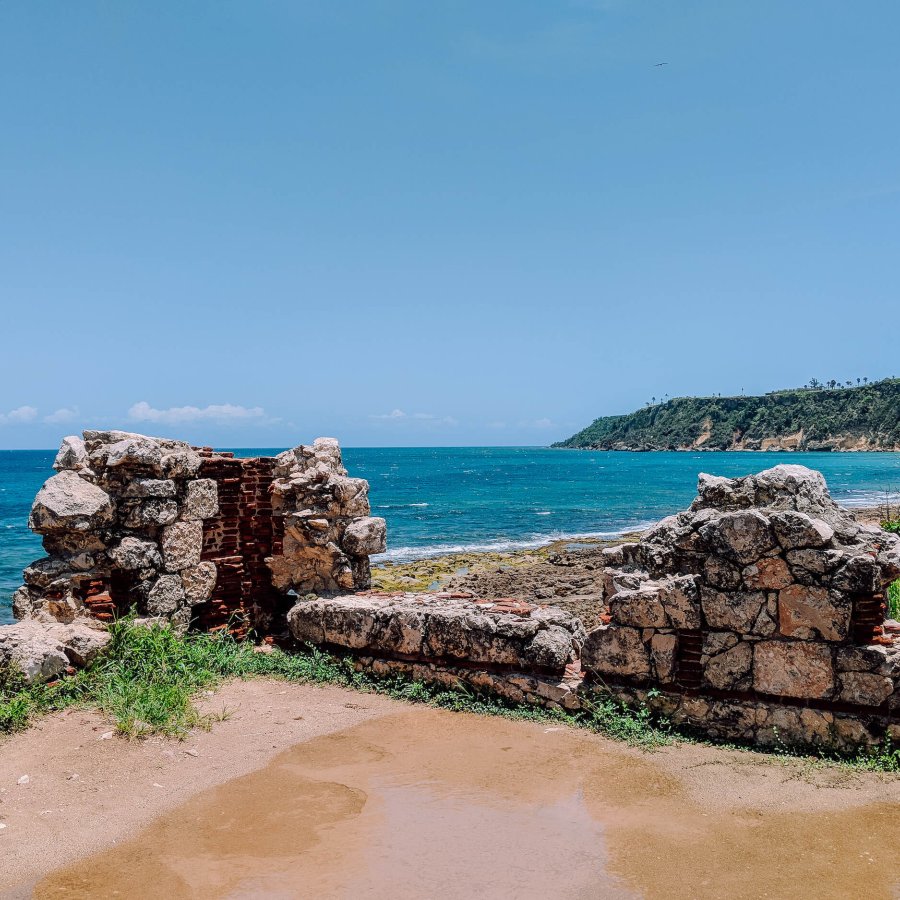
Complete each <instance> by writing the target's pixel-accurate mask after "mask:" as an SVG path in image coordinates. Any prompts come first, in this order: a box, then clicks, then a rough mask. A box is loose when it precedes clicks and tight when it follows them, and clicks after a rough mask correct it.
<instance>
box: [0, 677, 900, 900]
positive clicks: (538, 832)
mask: <svg viewBox="0 0 900 900" xmlns="http://www.w3.org/2000/svg"><path fill="white" fill-rule="evenodd" d="M275 686H276V687H277V689H279V690H284V687H283V686H277V684H276V685H275ZM293 690H294V689H293V688H292V689H291V691H290V692H289V697H288V699H287V700H285V701H284V702H285V704H286V705H285V707H284V708H285V710H286V711H287V710H289V709H290V703H291V699H293V700H294V701H295V702H296V704H297V705H296V707H295V708H296V709H297V710H298V711H299V712H298V714H299V713H302V709H303V707H304V704H307V706H308V705H309V704H311V703H312V702H313V701H315V703H316V705H317V711H318V712H319V714H322V715H324V716H325V717H326V718H328V709H329V708H330V705H333V707H334V710H332V712H334V711H340V710H347V707H346V706H345V704H346V703H348V702H349V703H351V704H352V703H353V701H356V702H357V703H359V704H360V705H363V706H368V708H367V709H364V710H362V711H358V712H359V713H360V717H359V721H356V722H355V723H353V724H348V725H347V727H343V728H339V727H338V728H335V727H332V726H334V725H336V724H337V723H336V721H335V720H334V719H333V718H332V719H330V720H329V721H330V725H329V726H328V727H327V728H325V729H324V731H323V733H320V734H313V735H310V736H308V737H305V738H303V739H301V740H299V741H298V742H296V743H294V744H293V746H290V747H289V748H288V749H285V750H283V751H282V752H280V753H278V754H277V755H276V756H274V758H272V759H271V760H270V761H268V762H267V763H266V764H265V765H264V766H263V767H262V768H258V769H256V770H255V771H248V772H246V773H245V774H242V775H240V776H238V777H236V778H232V779H230V780H227V781H225V782H224V783H220V784H216V785H214V786H211V787H206V788H205V789H202V787H201V786H200V785H198V786H197V788H196V790H195V791H193V792H190V791H188V796H187V799H186V800H185V801H184V802H182V803H180V804H179V805H176V806H173V807H172V808H170V809H168V810H167V811H165V812H164V813H162V814H160V815H158V816H157V817H156V818H155V819H153V820H152V821H150V822H149V823H148V824H146V825H144V826H143V827H141V828H138V829H137V830H135V829H134V828H132V829H130V837H127V838H126V839H125V840H123V841H121V842H120V843H118V844H116V845H115V846H107V847H106V849H103V850H101V851H99V852H96V853H94V854H93V855H90V856H87V857H85V858H83V859H81V860H80V861H78V862H75V863H74V864H72V865H69V866H67V867H64V868H61V869H56V870H55V871H50V872H49V874H48V875H46V877H44V878H42V879H41V880H39V881H38V883H37V884H36V886H35V888H34V896H36V897H41V898H44V897H75V898H78V897H92V898H93V897H150V898H153V897H168V898H173V897H197V898H214V897H215V898H218V897H235V898H236V897H240V898H249V897H308V896H321V897H339V898H343V897H347V898H349V897H364V898H387V897H391V898H412V897H446V898H457V897H467V898H468V897H471V896H473V894H477V895H480V896H482V897H485V898H496V897H500V898H504V897H519V898H523V897H524V898H530V897H540V898H545V897H547V896H553V897H561V898H568V897H651V898H652V897H729V898H736V897H787V896H809V895H811V894H815V896H817V897H851V896H853V897H856V896H866V897H868V898H875V897H896V896H897V890H898V885H900V858H898V855H897V854H896V851H895V847H894V843H895V842H894V831H895V828H896V823H897V821H898V820H900V819H898V813H900V780H898V779H894V778H886V777H884V776H877V775H862V776H850V775H848V774H847V773H846V772H844V771H842V770H838V769H834V768H828V769H808V768H807V767H805V765H804V764H803V763H802V762H798V761H788V762H781V761H779V760H776V759H773V758H771V757H764V756H761V755H758V754H749V753H738V752H735V751H728V750H721V749H717V748H711V747H700V746H692V745H680V746H675V747H671V748H665V749H663V750H660V751H657V752H655V753H646V752H642V751H639V750H635V749H632V748H629V747H626V746H623V745H621V744H618V743H615V742H612V741H609V740H606V739H604V738H601V737H598V736H596V735H591V734H588V733H585V732H580V731H576V730H572V729H568V728H564V727H558V726H548V725H544V724H535V723H523V722H511V721H507V720H502V719H495V718H487V717H478V716H473V715H468V714H455V713H449V712H443V711H438V710H432V709H428V708H424V707H411V706H405V705H403V704H399V703H393V702H391V701H386V700H384V698H376V697H371V698H370V697H369V695H359V694H353V693H350V692H343V691H337V690H334V689H330V690H329V692H328V694H327V697H326V696H324V695H323V694H322V693H321V692H320V693H319V694H318V695H314V694H311V693H309V692H310V691H313V692H314V691H317V690H319V689H314V688H312V689H311V688H297V689H296V690H297V691H298V693H296V694H293ZM370 699H371V700H372V701H374V703H373V704H371V705H370V704H369V700H370ZM350 712H351V713H353V712H354V711H353V710H350ZM229 724H230V723H228V722H226V723H224V724H223V725H222V726H217V727H221V728H227V727H228V725H229ZM2 755H3V754H2V748H0V757H2ZM126 793H127V792H126ZM121 799H122V800H123V801H125V802H127V801H128V800H129V798H128V797H127V796H125V797H123V798H121ZM130 799H131V800H132V802H133V801H134V792H133V791H132V797H131V798H130ZM86 801H87V803H90V798H86ZM128 830H129V829H124V831H128ZM121 831H123V829H118V828H117V825H116V823H114V822H111V823H110V827H109V828H108V829H106V832H107V833H105V834H104V835H103V838H104V839H105V840H106V841H108V842H112V841H115V840H116V839H117V838H118V837H119V836H120V832H121ZM4 840H6V838H5V837H0V841H4ZM37 840H38V843H40V841H41V840H42V838H41V836H40V835H38V837H37ZM9 846H10V845H6V846H5V847H4V849H6V848H7V847H9ZM10 849H11V848H10ZM3 858H4V859H5V860H8V859H10V858H11V857H10V856H9V855H8V854H7V853H4V854H3ZM49 868H51V867H48V869H49ZM48 869H45V871H47V870H48ZM19 883H20V884H22V881H20V882H19ZM30 883H31V884H34V879H31V881H30ZM27 894H28V892H27V891H26V893H24V894H21V893H20V894H19V895H27Z"/></svg>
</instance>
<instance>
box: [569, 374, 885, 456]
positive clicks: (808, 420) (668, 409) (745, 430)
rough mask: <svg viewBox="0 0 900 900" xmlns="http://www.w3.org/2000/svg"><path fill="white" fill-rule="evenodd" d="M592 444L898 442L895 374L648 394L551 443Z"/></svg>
mask: <svg viewBox="0 0 900 900" xmlns="http://www.w3.org/2000/svg"><path fill="white" fill-rule="evenodd" d="M553 446H554V447H563V448H569V449H594V450H631V451H643V450H786V451H823V450H835V451H874V450H892V451H895V450H900V378H886V379H884V380H882V381H875V382H871V383H870V382H868V380H867V379H858V380H857V384H856V385H853V384H852V382H843V383H841V382H837V381H827V382H820V381H818V380H817V379H815V378H814V379H812V380H811V381H810V383H809V384H807V385H805V386H804V387H802V388H793V389H789V390H780V391H772V392H771V393H768V394H764V395H762V396H760V397H745V396H738V397H721V396H713V397H675V398H672V399H668V398H664V399H661V400H657V398H655V397H654V398H653V399H652V400H651V401H649V402H648V403H647V405H646V406H645V407H644V408H643V409H639V410H636V411H635V412H633V413H628V414H627V415H621V416H603V417H601V418H599V419H595V420H594V422H592V423H591V424H590V425H589V426H588V427H587V428H585V429H583V430H582V431H579V432H578V433H577V434H574V435H572V437H570V438H568V439H567V440H565V441H560V442H558V443H556V444H554V445H553Z"/></svg>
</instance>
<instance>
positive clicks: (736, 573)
mask: <svg viewBox="0 0 900 900" xmlns="http://www.w3.org/2000/svg"><path fill="white" fill-rule="evenodd" d="M703 577H704V579H705V580H706V582H707V584H709V585H711V586H712V587H716V588H720V589H721V590H725V591H736V590H737V589H738V588H739V587H740V586H741V570H740V569H739V568H738V567H737V566H736V565H735V564H734V563H732V562H729V561H728V560H727V559H723V558H722V557H721V556H708V557H707V558H706V562H705V563H704V564H703Z"/></svg>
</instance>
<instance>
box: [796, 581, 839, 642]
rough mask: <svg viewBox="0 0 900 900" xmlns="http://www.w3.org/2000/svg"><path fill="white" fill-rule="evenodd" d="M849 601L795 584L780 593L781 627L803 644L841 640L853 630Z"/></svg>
mask: <svg viewBox="0 0 900 900" xmlns="http://www.w3.org/2000/svg"><path fill="white" fill-rule="evenodd" d="M851 612H852V605H851V603H850V599H849V598H848V597H846V596H845V595H843V594H840V593H837V592H836V591H829V590H828V589H827V588H823V587H807V586H806V585H801V584H794V585H791V586H790V587H787V588H784V590H782V591H779V593H778V628H779V631H780V632H781V633H782V634H783V635H785V636H786V637H793V638H799V639H800V640H804V641H815V640H823V641H842V640H844V639H845V638H846V637H847V635H848V633H849V631H850V615H851Z"/></svg>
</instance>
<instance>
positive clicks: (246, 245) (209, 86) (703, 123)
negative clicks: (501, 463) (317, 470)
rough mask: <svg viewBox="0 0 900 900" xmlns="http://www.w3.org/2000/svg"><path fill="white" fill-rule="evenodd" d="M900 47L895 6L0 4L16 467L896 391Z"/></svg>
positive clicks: (400, 437) (430, 434)
mask: <svg viewBox="0 0 900 900" xmlns="http://www.w3.org/2000/svg"><path fill="white" fill-rule="evenodd" d="M898 32H900V5H898V4H897V3H895V2H893V0H890V2H865V0H864V2H859V3H853V4H851V3H848V2H841V3H836V2H829V0H792V2H790V3H785V2H783V0H778V2H766V0H754V2H752V3H749V2H727V0H706V2H700V0H678V2H675V0H667V2H662V0H658V2H653V0H647V2H641V0H555V2H554V0H492V2H484V0H472V2H468V0H455V2H449V0H447V2H442V0H429V2H422V0H395V2H392V0H358V2H341V0H290V2H288V0H283V2H282V0H254V2H252V3H251V2H240V3H238V2H230V0H209V2H199V0H198V2H190V3H174V2H173V3H169V2H158V3H137V2H128V0H117V2H115V3H110V2H95V3H91V2H87V0H86V2H79V3H66V2H62V0H58V2H35V3H29V2H25V0H21V2H7V3H3V4H2V5H0V123H2V126H0V127H2V133H3V139H2V141H0V299H2V319H0V321H2V328H3V331H2V333H3V335H4V338H5V339H4V340H3V342H2V353H0V447H49V446H53V445H55V444H57V443H58V439H59V437H60V436H61V435H62V434H64V433H69V432H72V431H74V430H78V429H80V428H82V427H91V426H102V427H124V428H128V429H129V430H137V431H145V432H149V433H158V434H170V435H174V436H183V437H186V438H188V439H191V440H195V441H202V442H205V443H214V444H218V445H220V446H281V445H288V444H293V443H299V442H301V441H305V440H309V439H310V438H312V437H315V436H316V435H320V434H331V435H335V436H337V437H338V438H340V439H341V440H342V441H343V442H344V443H345V444H347V445H353V446H372V445H403V444H411V445H452V444H545V443H548V442H550V441H552V440H555V439H558V438H561V437H564V436H566V435H568V434H569V433H571V432H573V431H575V430H577V429H578V428H580V427H582V426H584V425H585V424H587V423H588V422H589V421H590V420H591V419H593V418H594V417H596V416H598V415H601V414H609V413H619V412H626V411H628V410H630V409H632V408H635V407H637V406H640V405H642V404H643V403H644V402H645V401H646V400H648V399H650V397H651V396H656V397H660V396H663V395H664V394H670V395H673V396H674V395H683V394H694V393H719V392H721V393H739V392H740V391H741V390H745V391H746V392H747V393H751V392H759V391H765V390H770V389H773V388H778V387H784V386H791V385H797V384H802V383H804V382H806V381H808V380H809V378H811V377H813V376H815V377H817V378H819V379H821V380H827V379H830V378H837V379H840V380H842V381H843V380H846V379H849V378H853V379H855V378H857V377H860V376H867V377H869V378H878V377H883V376H885V375H893V374H900V363H898V361H897V360H898V355H900V340H898V337H897V332H896V328H895V327H894V326H895V325H896V323H897V321H898V312H897V311H898V309H900V302H898V281H900V278H898V260H900V254H898V250H900V247H898V239H900V153H898V146H900V116H898V115H897V99H896V98H897V96H898V88H900V84H898V81H900V78H898V76H900V54H898V53H897V47H896V35H897V34H898ZM659 62H665V63H667V65H665V66H657V65H656V63H659Z"/></svg>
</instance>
